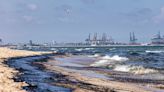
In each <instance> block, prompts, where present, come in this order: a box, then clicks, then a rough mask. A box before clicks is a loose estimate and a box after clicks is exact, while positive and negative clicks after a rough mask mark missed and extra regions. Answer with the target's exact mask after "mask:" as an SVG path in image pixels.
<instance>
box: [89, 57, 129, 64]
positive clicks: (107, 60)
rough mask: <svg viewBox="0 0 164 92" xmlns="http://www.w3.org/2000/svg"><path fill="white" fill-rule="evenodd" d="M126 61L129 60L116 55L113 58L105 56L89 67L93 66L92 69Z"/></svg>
mask: <svg viewBox="0 0 164 92" xmlns="http://www.w3.org/2000/svg"><path fill="white" fill-rule="evenodd" d="M127 60H129V59H128V58H126V57H120V56H118V55H115V56H113V57H110V56H108V55H106V56H104V57H102V58H101V60H99V61H97V62H94V63H93V64H91V65H90V66H94V67H101V66H108V65H109V64H112V63H118V62H124V61H127Z"/></svg>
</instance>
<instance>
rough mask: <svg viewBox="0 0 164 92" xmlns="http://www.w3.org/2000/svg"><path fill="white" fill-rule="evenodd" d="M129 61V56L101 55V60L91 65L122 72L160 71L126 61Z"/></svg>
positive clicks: (147, 72) (143, 72)
mask: <svg viewBox="0 0 164 92" xmlns="http://www.w3.org/2000/svg"><path fill="white" fill-rule="evenodd" d="M126 61H129V59H128V58H127V57H120V56H118V55H115V56H112V57H111V56H108V55H106V56H104V57H101V58H100V60H99V61H97V62H94V63H93V64H91V65H90V66H91V67H105V68H109V69H112V70H114V71H120V72H129V73H133V74H149V73H157V72H158V71H157V70H155V69H150V68H145V67H143V66H141V65H138V66H136V65H128V64H127V65H126V64H125V62H126Z"/></svg>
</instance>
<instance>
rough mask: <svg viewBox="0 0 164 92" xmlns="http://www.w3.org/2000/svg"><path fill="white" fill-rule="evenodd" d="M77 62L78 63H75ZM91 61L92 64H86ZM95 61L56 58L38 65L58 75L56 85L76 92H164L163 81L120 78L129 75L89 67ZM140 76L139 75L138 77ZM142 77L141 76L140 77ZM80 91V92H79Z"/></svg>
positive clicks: (76, 58) (64, 57)
mask: <svg viewBox="0 0 164 92" xmlns="http://www.w3.org/2000/svg"><path fill="white" fill-rule="evenodd" d="M74 61H76V62H74ZM86 61H90V62H86ZM93 61H94V59H90V58H86V57H85V59H82V58H78V57H73V58H72V57H70V56H68V57H67V56H56V57H52V59H50V60H49V61H48V62H45V63H43V62H42V63H38V64H41V65H44V66H45V67H46V69H48V70H50V71H53V72H55V73H58V74H59V76H58V77H54V78H53V79H54V80H56V82H54V83H53V84H54V85H58V86H64V87H69V88H72V89H74V91H75V92H163V91H164V85H163V84H164V83H163V81H161V80H159V81H156V80H155V81H152V80H146V79H143V80H141V79H140V78H138V79H137V77H136V78H135V77H134V76H137V75H132V74H131V75H132V77H129V78H128V77H127V78H126V77H125V78H122V77H119V76H121V75H126V76H129V75H130V74H128V73H123V72H115V71H104V69H98V68H93V67H89V66H87V65H88V64H89V63H91V62H93ZM138 76H139V75H138ZM133 77H134V78H133ZM139 77H140V76H139ZM79 90H80V91H79Z"/></svg>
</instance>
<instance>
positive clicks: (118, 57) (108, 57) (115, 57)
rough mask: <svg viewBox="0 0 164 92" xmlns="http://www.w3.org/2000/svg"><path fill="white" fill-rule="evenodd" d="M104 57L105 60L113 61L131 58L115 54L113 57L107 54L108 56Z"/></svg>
mask: <svg viewBox="0 0 164 92" xmlns="http://www.w3.org/2000/svg"><path fill="white" fill-rule="evenodd" d="M102 59H104V60H112V61H127V60H129V59H128V58H126V57H120V56H118V55H115V56H113V57H111V56H108V55H106V56H104V57H102Z"/></svg>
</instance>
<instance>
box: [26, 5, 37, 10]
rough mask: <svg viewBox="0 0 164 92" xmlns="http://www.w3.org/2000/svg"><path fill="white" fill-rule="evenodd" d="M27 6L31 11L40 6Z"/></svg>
mask: <svg viewBox="0 0 164 92" xmlns="http://www.w3.org/2000/svg"><path fill="white" fill-rule="evenodd" d="M27 7H28V9H30V10H31V11H36V10H37V9H38V6H37V5H36V4H28V5H27Z"/></svg>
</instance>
